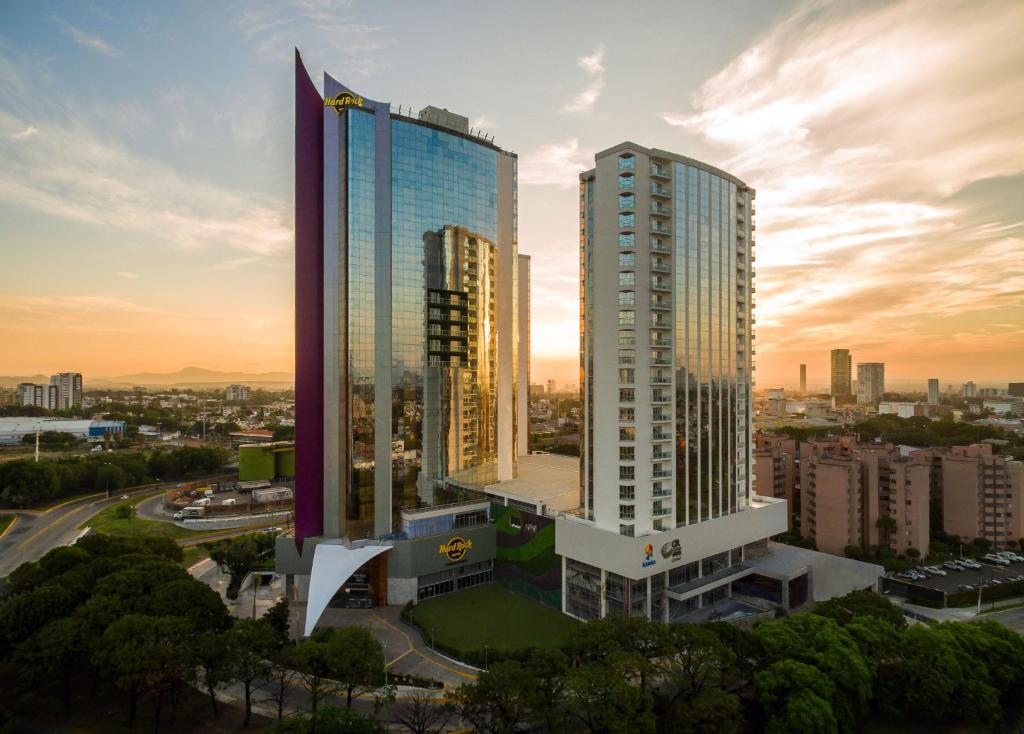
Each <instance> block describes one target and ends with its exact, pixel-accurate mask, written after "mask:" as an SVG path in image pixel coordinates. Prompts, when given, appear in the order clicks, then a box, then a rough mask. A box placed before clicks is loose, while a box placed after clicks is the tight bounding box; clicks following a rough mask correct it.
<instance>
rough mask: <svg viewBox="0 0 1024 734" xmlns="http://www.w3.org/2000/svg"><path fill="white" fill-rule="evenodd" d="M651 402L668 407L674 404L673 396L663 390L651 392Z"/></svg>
mask: <svg viewBox="0 0 1024 734" xmlns="http://www.w3.org/2000/svg"><path fill="white" fill-rule="evenodd" d="M651 402H652V403H654V404H656V405H659V404H661V405H667V404H668V403H671V402H672V395H671V394H669V393H667V392H662V391H661V390H651Z"/></svg>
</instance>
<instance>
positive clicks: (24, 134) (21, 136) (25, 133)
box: [8, 125, 39, 140]
mask: <svg viewBox="0 0 1024 734" xmlns="http://www.w3.org/2000/svg"><path fill="white" fill-rule="evenodd" d="M38 132H39V130H38V129H37V128H35V127H33V126H32V125H29V126H28V127H26V128H25V129H24V130H22V131H21V132H18V133H11V134H10V135H9V136H8V137H10V138H11V139H12V140H25V139H27V138H31V137H32V136H33V135H35V134H36V133H38Z"/></svg>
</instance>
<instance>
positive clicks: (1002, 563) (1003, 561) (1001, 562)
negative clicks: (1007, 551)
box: [985, 553, 1010, 566]
mask: <svg viewBox="0 0 1024 734" xmlns="http://www.w3.org/2000/svg"><path fill="white" fill-rule="evenodd" d="M985 560H986V561H990V562H991V563H998V564H999V565H1000V566H1009V565H1010V562H1009V561H1008V560H1006V559H1005V558H1000V557H999V556H997V555H994V554H992V553H989V554H988V555H987V556H985Z"/></svg>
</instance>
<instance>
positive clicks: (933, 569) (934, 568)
mask: <svg viewBox="0 0 1024 734" xmlns="http://www.w3.org/2000/svg"><path fill="white" fill-rule="evenodd" d="M924 570H925V571H927V572H928V573H930V574H934V575H935V576H945V575H947V572H946V571H943V570H942V569H941V568H939V567H938V566H925V567H924Z"/></svg>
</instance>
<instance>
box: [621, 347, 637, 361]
mask: <svg viewBox="0 0 1024 734" xmlns="http://www.w3.org/2000/svg"><path fill="white" fill-rule="evenodd" d="M619 364H636V351H635V350H633V349H620V350H619Z"/></svg>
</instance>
